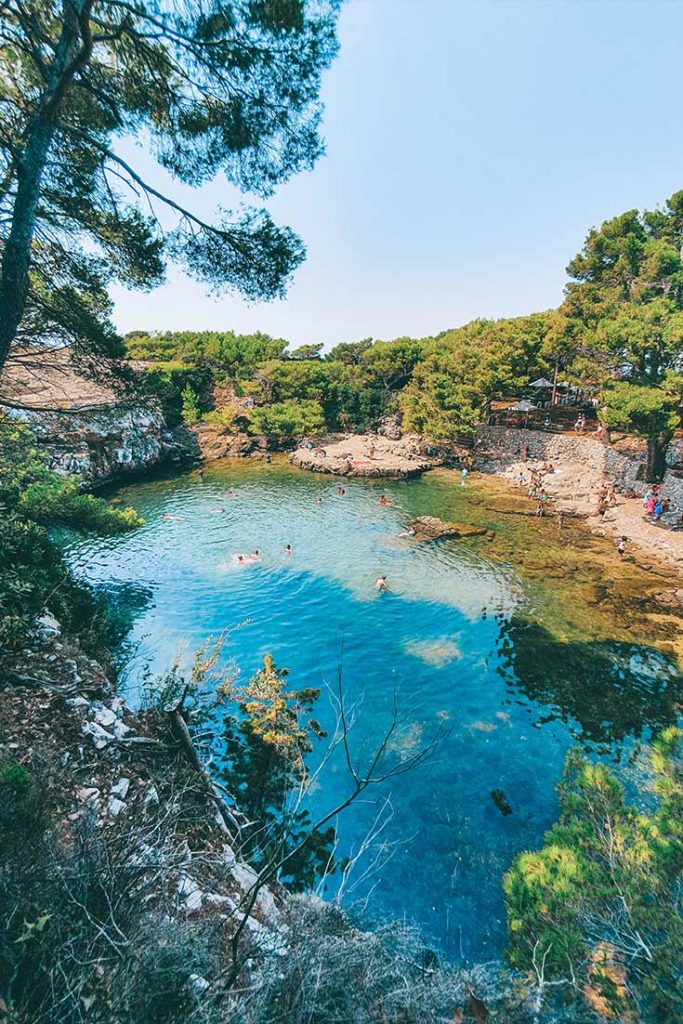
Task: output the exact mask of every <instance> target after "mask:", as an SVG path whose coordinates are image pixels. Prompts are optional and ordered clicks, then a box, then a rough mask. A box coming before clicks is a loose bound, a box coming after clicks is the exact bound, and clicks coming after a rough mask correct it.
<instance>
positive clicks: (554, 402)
mask: <svg viewBox="0 0 683 1024" xmlns="http://www.w3.org/2000/svg"><path fill="white" fill-rule="evenodd" d="M559 372H560V360H559V359H556V360H555V369H554V371H553V393H552V396H551V398H550V404H551V405H557V375H558V373H559Z"/></svg>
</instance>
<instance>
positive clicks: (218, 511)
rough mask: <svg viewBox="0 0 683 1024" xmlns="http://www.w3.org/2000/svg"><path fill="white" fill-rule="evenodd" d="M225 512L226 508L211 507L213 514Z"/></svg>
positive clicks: (217, 514)
mask: <svg viewBox="0 0 683 1024" xmlns="http://www.w3.org/2000/svg"><path fill="white" fill-rule="evenodd" d="M223 512H225V509H224V508H212V509H211V514H212V515H214V516H219V515H221V513H223Z"/></svg>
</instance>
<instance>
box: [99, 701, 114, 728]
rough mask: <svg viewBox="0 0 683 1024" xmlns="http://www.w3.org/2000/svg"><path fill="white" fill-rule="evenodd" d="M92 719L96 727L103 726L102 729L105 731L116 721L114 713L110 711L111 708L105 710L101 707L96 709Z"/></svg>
mask: <svg viewBox="0 0 683 1024" xmlns="http://www.w3.org/2000/svg"><path fill="white" fill-rule="evenodd" d="M93 717H94V719H95V721H96V722H97V724H98V725H101V726H104V728H107V729H108V728H111V726H112V725H113V724H114V722H115V721H116V713H115V712H114V711H112V710H111V708H107V707H104V706H102V707H101V708H96V710H95V714H94V716H93Z"/></svg>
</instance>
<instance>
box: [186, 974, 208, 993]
mask: <svg viewBox="0 0 683 1024" xmlns="http://www.w3.org/2000/svg"><path fill="white" fill-rule="evenodd" d="M190 984H191V985H192V988H193V989H194V990H195V992H206V990H207V988H209V982H208V981H207V980H206V978H202V976H201V974H191V975H190Z"/></svg>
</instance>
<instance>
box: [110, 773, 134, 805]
mask: <svg viewBox="0 0 683 1024" xmlns="http://www.w3.org/2000/svg"><path fill="white" fill-rule="evenodd" d="M129 789H130V779H126V778H121V779H119V781H118V782H117V783H116V785H115V786H113V787H112V791H111V795H112V796H115V797H117V798H118V799H119V800H125V799H126V797H127V796H128V790H129Z"/></svg>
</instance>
